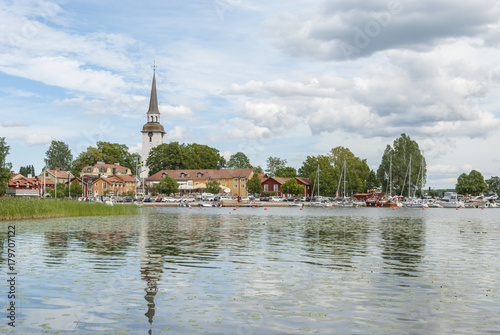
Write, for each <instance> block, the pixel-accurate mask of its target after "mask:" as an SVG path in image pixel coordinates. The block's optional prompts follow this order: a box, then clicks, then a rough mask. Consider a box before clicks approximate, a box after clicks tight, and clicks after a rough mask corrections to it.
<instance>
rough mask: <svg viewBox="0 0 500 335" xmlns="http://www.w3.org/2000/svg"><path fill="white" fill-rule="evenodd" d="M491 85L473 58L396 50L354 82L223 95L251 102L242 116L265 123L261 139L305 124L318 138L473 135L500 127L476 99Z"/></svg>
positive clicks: (260, 87)
mask: <svg viewBox="0 0 500 335" xmlns="http://www.w3.org/2000/svg"><path fill="white" fill-rule="evenodd" d="M492 86H494V83H493V82H492V74H491V72H490V71H489V70H487V69H483V68H481V67H478V66H477V65H475V64H474V63H472V62H468V61H463V60H447V59H444V58H443V57H441V56H440V55H438V54H436V53H417V52H410V51H392V52H388V53H387V60H386V61H385V62H383V63H381V64H376V65H372V64H368V65H366V66H365V67H364V68H362V69H361V70H360V73H359V76H356V77H354V78H352V80H345V79H343V78H340V77H339V76H337V75H336V74H335V73H327V74H324V75H323V76H321V77H318V78H312V79H309V81H307V82H304V81H302V82H301V81H299V82H292V81H285V80H276V81H272V82H267V83H264V82H257V81H249V82H247V83H246V84H243V85H240V84H233V85H231V86H230V87H229V88H227V89H226V90H224V91H223V92H224V94H226V95H239V96H244V97H245V98H246V99H247V102H246V103H245V104H244V106H243V109H242V111H241V113H240V114H241V116H242V118H243V119H245V120H246V122H251V123H252V124H253V125H254V126H255V127H260V129H261V131H260V134H261V136H267V134H281V133H283V132H285V131H286V130H290V129H292V128H293V127H294V124H299V123H304V122H305V123H307V124H308V125H309V127H310V130H311V132H312V133H313V134H316V135H319V134H321V133H333V132H336V131H344V132H347V133H353V134H357V135H360V136H362V137H367V138H371V137H397V136H398V135H399V134H400V133H402V132H409V133H411V134H414V135H417V136H421V137H426V136H436V135H437V136H449V137H470V138H474V137H484V136H488V135H489V134H491V133H492V132H495V131H497V129H499V128H500V119H499V118H498V117H497V116H495V115H494V114H493V113H492V112H489V111H487V110H484V109H482V108H481V107H480V106H479V105H478V104H477V102H476V100H477V99H483V98H487V97H488V96H489V95H490V94H491V92H492ZM251 133H252V132H251ZM249 136H250V135H249Z"/></svg>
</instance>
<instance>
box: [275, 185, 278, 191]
mask: <svg viewBox="0 0 500 335" xmlns="http://www.w3.org/2000/svg"><path fill="white" fill-rule="evenodd" d="M274 192H278V185H277V184H276V185H274Z"/></svg>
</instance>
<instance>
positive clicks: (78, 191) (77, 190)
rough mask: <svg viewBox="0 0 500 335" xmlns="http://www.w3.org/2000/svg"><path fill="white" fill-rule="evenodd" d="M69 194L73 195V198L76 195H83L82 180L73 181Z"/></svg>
mask: <svg viewBox="0 0 500 335" xmlns="http://www.w3.org/2000/svg"><path fill="white" fill-rule="evenodd" d="M67 195H68V196H71V197H72V198H74V197H81V196H82V195H83V187H82V185H80V182H79V181H78V180H77V179H75V180H73V181H72V182H71V184H70V186H69V187H68V194H67Z"/></svg>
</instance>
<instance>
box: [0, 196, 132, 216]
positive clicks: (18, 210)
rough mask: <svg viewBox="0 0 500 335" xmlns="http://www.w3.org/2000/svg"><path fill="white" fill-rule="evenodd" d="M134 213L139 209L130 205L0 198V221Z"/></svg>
mask: <svg viewBox="0 0 500 335" xmlns="http://www.w3.org/2000/svg"><path fill="white" fill-rule="evenodd" d="M135 213H139V208H138V207H137V206H135V205H132V204H123V205H114V206H109V205H106V204H103V203H95V202H92V203H90V202H80V201H70V200H54V199H24V198H13V197H2V198H0V221H1V220H21V219H39V218H52V217H65V216H97V215H124V214H135Z"/></svg>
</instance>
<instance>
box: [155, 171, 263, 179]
mask: <svg viewBox="0 0 500 335" xmlns="http://www.w3.org/2000/svg"><path fill="white" fill-rule="evenodd" d="M252 172H253V170H252V169H220V170H162V171H160V172H157V173H155V174H154V175H152V176H151V177H149V178H148V179H146V181H160V180H161V179H162V178H163V177H162V176H163V175H164V174H166V175H169V176H170V177H172V178H174V179H175V180H193V179H206V178H210V179H224V178H228V179H229V178H250V175H251V174H252ZM199 173H201V175H200V176H199V177H198V174H199Z"/></svg>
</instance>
